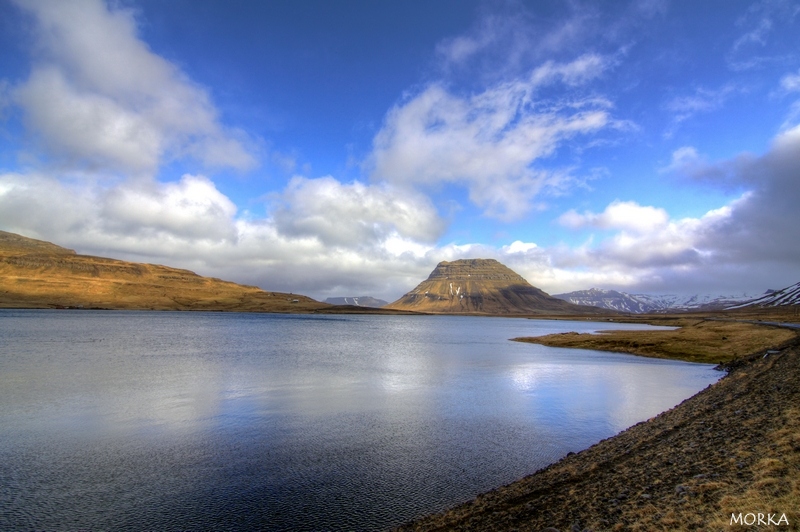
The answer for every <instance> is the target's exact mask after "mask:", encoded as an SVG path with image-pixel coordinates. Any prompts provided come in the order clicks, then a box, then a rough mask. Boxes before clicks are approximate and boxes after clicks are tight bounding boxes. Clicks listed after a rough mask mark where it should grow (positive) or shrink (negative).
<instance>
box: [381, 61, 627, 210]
mask: <svg viewBox="0 0 800 532" xmlns="http://www.w3.org/2000/svg"><path fill="white" fill-rule="evenodd" d="M608 66H609V61H608V60H607V59H606V58H604V57H602V56H598V55H595V54H588V55H584V56H582V57H579V58H578V59H576V60H574V61H572V62H570V63H556V62H552V61H549V62H546V63H545V64H543V65H541V66H539V67H538V68H536V69H535V70H533V71H532V72H531V73H530V75H529V76H528V77H527V78H525V79H521V80H515V81H512V82H505V83H501V84H498V85H495V86H492V87H490V88H488V89H486V90H485V91H483V92H480V93H478V94H473V95H467V96H459V95H455V94H452V93H451V92H449V91H448V90H447V89H446V87H445V86H443V85H442V84H433V85H430V86H428V87H427V88H426V89H424V90H423V91H421V92H420V93H418V94H416V95H414V96H413V97H411V98H409V99H407V100H406V101H404V102H402V103H400V104H398V105H396V106H395V107H394V108H393V109H392V110H391V111H390V112H389V113H388V114H387V117H386V120H385V122H384V124H383V127H382V128H381V130H380V131H379V132H378V134H377V135H376V136H375V139H374V141H373V153H372V157H371V159H370V161H369V165H370V166H371V169H372V179H373V180H376V181H381V180H385V181H387V182H390V183H394V184H398V185H422V186H435V185H436V184H439V183H457V184H461V185H464V186H465V187H467V189H468V190H469V197H470V200H471V201H472V202H473V203H475V204H476V205H478V206H479V207H481V208H483V209H484V212H485V213H486V214H487V215H489V216H494V217H497V218H500V219H504V220H511V219H516V218H519V217H520V216H521V215H522V214H524V213H525V212H527V211H528V210H529V209H530V207H531V203H532V201H533V199H534V198H535V197H536V196H537V195H539V194H541V193H545V192H548V191H553V190H559V189H560V188H562V187H563V186H564V182H565V181H567V180H568V179H569V176H568V173H567V172H565V171H564V170H563V169H562V170H560V171H559V170H556V171H553V170H545V169H541V168H536V167H534V163H535V162H536V161H537V160H540V159H542V158H545V157H548V156H551V155H553V154H554V153H555V151H556V150H557V149H558V148H559V147H560V146H562V145H563V144H564V143H565V142H566V141H567V140H569V139H571V138H573V137H575V136H578V135H587V134H591V133H596V132H598V131H601V130H603V129H605V128H609V127H615V126H617V125H618V124H617V123H616V122H615V121H614V120H613V118H612V117H611V115H610V112H609V107H610V104H609V103H608V102H607V101H605V100H602V99H598V98H591V99H584V100H580V101H575V102H547V101H544V100H541V101H537V94H536V91H537V89H539V88H541V87H543V86H545V85H550V84H555V83H561V84H563V85H569V86H574V85H579V84H581V83H584V82H586V81H588V80H590V79H593V78H596V77H597V76H599V75H601V74H602V73H603V72H604V71H605V70H606V69H607V68H608Z"/></svg>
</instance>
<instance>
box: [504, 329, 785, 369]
mask: <svg viewBox="0 0 800 532" xmlns="http://www.w3.org/2000/svg"><path fill="white" fill-rule="evenodd" d="M657 324H659V325H672V326H676V327H680V328H679V329H676V330H673V331H603V332H601V333H599V334H578V333H574V332H572V333H562V334H551V335H547V336H537V337H525V338H514V340H516V341H520V342H530V343H536V344H542V345H547V346H551V347H571V348H581V349H596V350H600V351H616V352H621V353H632V354H635V355H642V356H648V357H656V358H672V359H678V360H687V361H689V362H705V363H711V364H719V363H726V362H731V361H732V360H735V359H737V358H739V357H742V356H746V355H750V354H752V353H756V352H763V351H765V350H766V349H770V348H772V347H775V346H777V345H780V344H782V343H784V342H787V341H789V340H791V339H793V338H794V337H795V336H796V333H795V332H793V331H791V330H787V329H779V328H775V327H765V326H762V325H756V324H751V323H736V322H727V321H716V320H708V319H705V318H700V317H687V318H660V319H658V320H657Z"/></svg>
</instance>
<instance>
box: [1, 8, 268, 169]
mask: <svg viewBox="0 0 800 532" xmlns="http://www.w3.org/2000/svg"><path fill="white" fill-rule="evenodd" d="M17 3H18V4H19V6H20V7H22V8H23V9H24V10H26V11H27V12H29V13H30V14H31V15H33V18H34V20H35V31H36V33H35V35H36V44H37V54H36V61H35V63H34V65H33V68H32V71H31V75H30V77H29V78H28V80H26V81H25V82H23V83H21V84H19V85H18V86H17V87H15V89H14V90H13V97H14V99H15V101H16V103H17V104H18V105H20V106H21V107H22V109H23V111H24V114H25V120H26V123H27V126H28V128H29V130H30V131H31V132H32V136H33V137H34V139H35V140H36V141H38V142H40V143H41V144H42V145H43V146H44V147H45V148H46V149H47V150H48V152H49V154H50V156H51V157H56V158H59V159H61V160H64V161H66V162H67V163H68V164H71V165H76V164H83V165H86V166H88V167H93V168H100V169H111V170H114V171H123V172H138V173H153V172H154V171H155V170H156V168H157V166H158V164H159V162H160V161H161V160H162V159H164V158H165V157H183V156H191V157H194V158H196V159H198V160H200V161H201V162H203V163H204V164H206V165H209V166H230V167H234V168H238V169H249V168H252V167H253V166H255V164H256V159H255V157H254V156H253V155H252V154H251V153H250V151H249V150H248V149H247V147H246V145H247V139H246V138H245V136H244V134H242V133H241V132H237V131H235V130H231V129H228V128H225V127H224V126H222V125H221V124H220V122H219V120H218V116H217V112H216V110H215V108H214V106H213V105H212V104H211V102H210V98H209V96H208V94H207V92H206V91H205V90H204V89H202V88H201V87H199V86H197V85H195V84H194V83H192V82H191V81H190V80H188V79H187V78H186V76H185V75H184V74H183V73H182V72H181V71H180V70H179V69H178V68H177V67H176V66H174V65H173V64H171V63H170V62H168V61H166V60H165V59H163V58H162V57H160V56H158V55H156V54H154V53H153V52H152V51H151V50H150V49H149V48H148V47H147V45H146V44H145V43H144V42H142V41H141V40H140V39H139V38H138V36H137V28H136V20H135V18H134V16H133V14H132V13H131V12H130V11H126V10H121V9H117V10H109V9H107V7H106V5H105V4H104V3H103V2H101V1H100V0H76V1H74V2H60V1H57V0H18V1H17Z"/></svg>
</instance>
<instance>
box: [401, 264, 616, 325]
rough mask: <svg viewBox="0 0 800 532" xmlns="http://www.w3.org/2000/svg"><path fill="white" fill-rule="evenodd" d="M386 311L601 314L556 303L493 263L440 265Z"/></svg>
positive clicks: (514, 273)
mask: <svg viewBox="0 0 800 532" xmlns="http://www.w3.org/2000/svg"><path fill="white" fill-rule="evenodd" d="M387 308H393V309H400V310H414V311H418V312H434V313H443V314H581V313H601V312H602V311H599V310H598V309H593V308H588V307H579V306H577V305H572V304H570V303H567V302H566V301H562V300H560V299H556V298H554V297H552V296H550V295H548V294H546V293H545V292H543V291H542V290H540V289H538V288H536V287H534V286H532V285H531V284H530V283H528V281H526V280H525V279H524V278H523V277H522V276H520V275H519V274H518V273H516V272H515V271H513V270H511V269H510V268H508V267H507V266H505V265H503V264H501V263H499V262H497V261H496V260H494V259H462V260H456V261H452V262H440V263H439V264H438V265H437V266H436V268H435V269H434V270H433V272H431V274H430V275H429V276H428V278H427V279H426V280H425V281H423V282H422V283H420V284H419V285H418V286H417V287H416V288H414V289H413V290H411V291H410V292H408V293H407V294H406V295H404V296H403V297H401V298H400V299H398V300H397V301H395V302H394V303H392V304H390V305H388V307H387Z"/></svg>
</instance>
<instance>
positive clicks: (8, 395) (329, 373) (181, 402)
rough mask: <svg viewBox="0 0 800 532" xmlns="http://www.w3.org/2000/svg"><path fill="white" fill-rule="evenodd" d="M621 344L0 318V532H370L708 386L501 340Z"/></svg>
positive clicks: (240, 320) (496, 327)
mask: <svg viewBox="0 0 800 532" xmlns="http://www.w3.org/2000/svg"><path fill="white" fill-rule="evenodd" d="M599 328H614V329H619V328H632V329H633V328H642V326H639V325H626V324H619V323H609V324H603V323H594V322H561V321H542V320H525V319H507V318H506V319H503V318H478V317H460V316H459V317H455V316H299V315H275V314H229V313H180V312H163V313H162V312H158V313H156V312H107V311H106V312H95V311H8V310H6V311H0V434H2V435H3V436H2V437H0V479H2V482H0V529H3V530H9V529H30V530H32V529H48V530H68V529H77V528H86V529H126V528H127V529H137V530H138V529H159V530H171V529H172V530H177V529H214V530H223V529H266V530H352V529H357V530H359V529H360V530H367V529H370V530H374V529H385V528H387V527H390V526H392V525H397V524H400V523H402V522H405V521H407V520H409V519H412V518H414V517H417V516H420V515H424V514H426V513H430V512H434V511H439V510H442V509H444V508H447V507H449V506H452V505H453V504H456V503H458V502H462V501H464V500H467V499H469V498H471V497H473V496H475V495H476V494H478V493H481V492H484V491H487V490H489V489H492V488H494V487H497V486H500V485H502V484H506V483H508V482H511V481H513V480H515V479H517V478H520V477H522V476H524V475H526V474H529V473H532V472H534V471H536V470H538V469H540V468H542V467H544V466H546V465H548V464H550V463H552V462H554V461H556V460H558V459H559V458H560V457H562V456H563V455H565V454H566V453H567V452H570V451H578V450H581V449H583V448H586V447H588V446H589V445H591V444H593V443H595V442H597V441H599V440H601V439H603V438H606V437H609V436H611V435H613V434H615V433H617V432H619V431H620V430H623V429H624V428H627V427H628V426H630V425H632V424H635V423H637V422H639V421H642V420H644V419H647V418H649V417H652V416H653V415H656V414H658V413H659V412H661V411H663V410H666V409H668V408H670V407H672V406H674V405H675V404H677V403H679V402H680V401H682V400H683V399H685V398H687V397H689V396H690V395H693V394H694V393H696V392H697V391H699V390H700V389H702V388H704V387H705V386H707V385H708V384H710V383H712V382H714V381H715V380H717V379H718V378H719V377H720V374H719V373H718V372H715V371H713V370H712V369H711V366H707V365H698V364H688V363H682V362H673V361H665V360H656V359H647V358H641V357H634V356H629V355H622V354H614V353H602V352H597V351H585V350H571V349H556V348H549V347H545V346H539V345H535V344H522V343H517V342H510V341H508V339H509V338H512V337H517V336H531V335H537V334H549V333H552V332H563V331H570V330H575V331H582V332H586V331H592V330H597V329H599Z"/></svg>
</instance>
